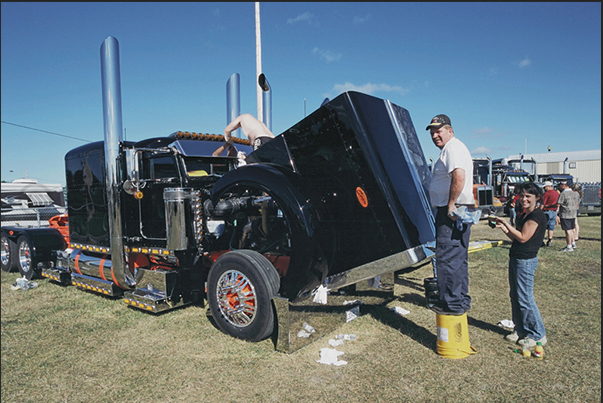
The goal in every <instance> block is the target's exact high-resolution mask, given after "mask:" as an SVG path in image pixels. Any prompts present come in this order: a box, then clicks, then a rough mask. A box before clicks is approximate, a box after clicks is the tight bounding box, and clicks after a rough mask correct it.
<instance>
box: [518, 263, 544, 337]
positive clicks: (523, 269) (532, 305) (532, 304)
mask: <svg viewBox="0 0 603 403" xmlns="http://www.w3.org/2000/svg"><path fill="white" fill-rule="evenodd" d="M537 266H538V258H537V257H535V258H532V259H516V258H514V257H511V258H509V287H510V290H511V291H510V292H509V296H510V297H511V312H512V314H513V323H515V331H516V332H517V334H518V336H519V338H524V337H529V338H531V339H532V340H540V339H542V338H543V337H544V336H545V334H546V333H545V330H544V323H543V322H542V317H541V316H540V311H539V310H538V307H537V306H536V301H535V300H534V273H535V272H536V267H537Z"/></svg>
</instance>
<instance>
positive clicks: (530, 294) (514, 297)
mask: <svg viewBox="0 0 603 403" xmlns="http://www.w3.org/2000/svg"><path fill="white" fill-rule="evenodd" d="M519 191H520V196H519V202H520V204H521V206H522V207H523V211H522V212H521V213H519V214H518V215H517V225H516V227H515V228H513V226H512V225H510V224H509V223H507V222H506V221H505V219H504V218H502V217H494V216H493V217H490V218H489V219H490V220H492V221H496V228H500V229H501V230H502V231H503V232H504V233H505V235H507V237H509V239H511V240H512V241H513V244H512V245H511V249H510V251H509V289H510V292H509V297H510V298H511V312H512V315H513V323H514V324H515V330H514V331H513V333H510V334H508V335H506V336H505V340H507V341H510V342H512V343H517V344H519V345H524V343H525V342H526V341H527V343H528V345H529V347H530V348H533V347H535V346H536V343H537V342H541V343H542V345H543V346H544V345H545V344H546V343H547V339H546V330H545V328H544V322H543V321H542V317H541V315H540V310H539V309H538V306H537V305H536V301H535V300H534V274H535V273H536V268H537V267H538V251H539V250H540V246H541V245H542V240H543V239H544V235H545V232H546V229H547V217H546V216H545V214H544V211H543V210H542V209H541V208H538V207H537V203H538V201H539V200H541V198H542V193H543V192H542V189H540V187H538V185H536V184H535V183H533V182H526V183H523V184H521V185H520V190H519Z"/></svg>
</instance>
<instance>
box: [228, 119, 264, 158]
mask: <svg viewBox="0 0 603 403" xmlns="http://www.w3.org/2000/svg"><path fill="white" fill-rule="evenodd" d="M238 128H241V130H242V131H243V134H244V135H245V136H247V138H248V139H249V142H250V143H251V146H252V147H253V151H255V150H257V149H258V148H260V146H262V145H263V144H266V143H267V142H269V141H270V140H272V139H273V138H274V134H272V132H271V131H270V130H269V129H268V127H266V125H265V124H264V123H263V122H260V121H259V120H257V119H256V118H255V117H253V116H252V115H250V114H249V113H244V114H242V115H239V116H237V117H236V118H235V119H234V120H233V121H232V122H230V123H229V124H228V126H226V128H225V129H224V141H225V142H226V145H230V144H232V143H233V141H232V136H231V134H232V132H233V131H235V130H237V129H238Z"/></svg>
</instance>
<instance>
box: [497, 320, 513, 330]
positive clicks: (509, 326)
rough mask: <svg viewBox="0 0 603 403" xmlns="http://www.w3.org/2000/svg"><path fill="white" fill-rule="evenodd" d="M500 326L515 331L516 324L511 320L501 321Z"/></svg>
mask: <svg viewBox="0 0 603 403" xmlns="http://www.w3.org/2000/svg"><path fill="white" fill-rule="evenodd" d="M498 326H500V327H504V328H507V329H515V323H513V321H512V320H510V319H503V320H501V321H500V322H498Z"/></svg>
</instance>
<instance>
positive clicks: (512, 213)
mask: <svg viewBox="0 0 603 403" xmlns="http://www.w3.org/2000/svg"><path fill="white" fill-rule="evenodd" d="M516 218H517V210H515V207H509V221H510V222H511V225H513V226H515V219H516Z"/></svg>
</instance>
